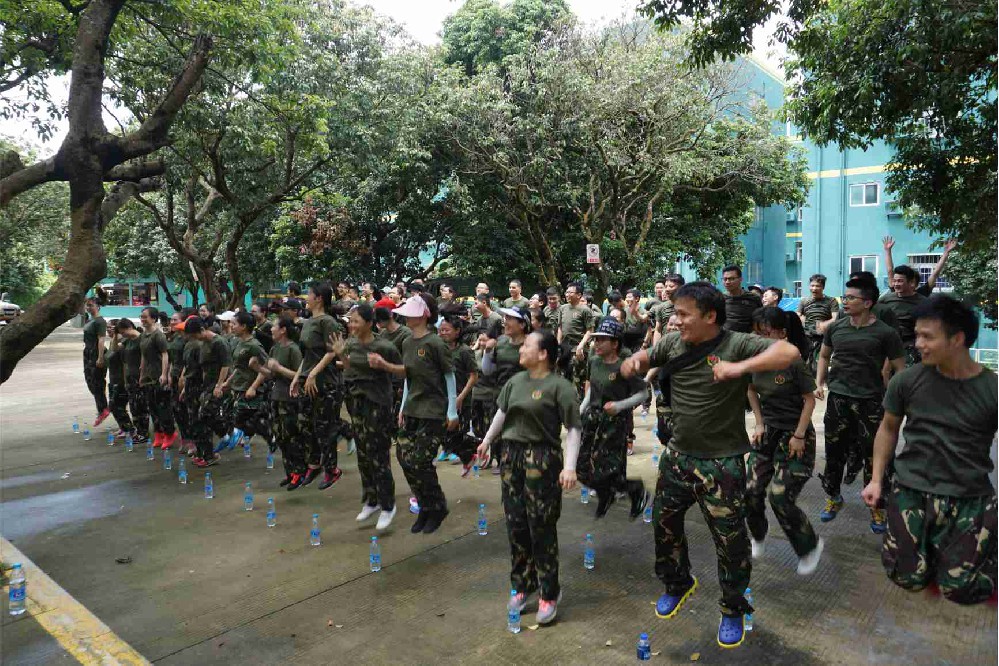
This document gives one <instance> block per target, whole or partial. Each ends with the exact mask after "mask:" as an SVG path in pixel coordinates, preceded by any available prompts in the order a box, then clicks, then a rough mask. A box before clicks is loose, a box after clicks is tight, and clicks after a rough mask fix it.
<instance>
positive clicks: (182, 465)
mask: <svg viewBox="0 0 999 666" xmlns="http://www.w3.org/2000/svg"><path fill="white" fill-rule="evenodd" d="M177 480H178V481H180V483H181V485H185V486H186V485H187V462H186V458H184V456H181V457H180V459H179V460H178V461H177Z"/></svg>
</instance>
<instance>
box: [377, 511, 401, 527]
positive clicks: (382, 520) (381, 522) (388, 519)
mask: <svg viewBox="0 0 999 666" xmlns="http://www.w3.org/2000/svg"><path fill="white" fill-rule="evenodd" d="M397 508H398V507H392V510H391V511H385V510H384V509H382V513H381V515H379V516H378V524H377V525H375V529H376V530H384V529H388V526H389V525H391V524H392V519H393V518H395V511H396V509H397Z"/></svg>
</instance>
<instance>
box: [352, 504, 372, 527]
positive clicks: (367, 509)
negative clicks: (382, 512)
mask: <svg viewBox="0 0 999 666" xmlns="http://www.w3.org/2000/svg"><path fill="white" fill-rule="evenodd" d="M376 513H378V505H377V504H375V505H374V506H372V505H370V504H365V505H364V506H362V507H361V513H359V514H357V518H356V519H355V520H357V522H359V523H363V522H364V521H365V520H367V519H368V518H370V517H371V516H373V515H375V514H376Z"/></svg>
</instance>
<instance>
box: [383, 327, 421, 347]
mask: <svg viewBox="0 0 999 666" xmlns="http://www.w3.org/2000/svg"><path fill="white" fill-rule="evenodd" d="M412 334H413V331H412V330H410V328H409V327H408V326H402V325H400V326H399V328H397V329H395V330H394V331H389V330H388V329H382V330H381V331H379V333H378V337H379V338H381V339H382V340H387V341H389V342H391V343H392V344H393V345H395V349H396V351H398V352H399V353H400V354H402V343H403V342H404V341H405V340H406V339H407V338H409V336H411V335H412Z"/></svg>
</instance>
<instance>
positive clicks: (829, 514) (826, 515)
mask: <svg viewBox="0 0 999 666" xmlns="http://www.w3.org/2000/svg"><path fill="white" fill-rule="evenodd" d="M842 508H843V496H842V495H840V496H839V497H828V498H826V508H825V509H823V510H822V513H820V514H819V520H821V521H822V522H823V523H828V522H829V521H831V520H834V519H835V518H836V514H838V513H839V512H840V510H841V509H842Z"/></svg>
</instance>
